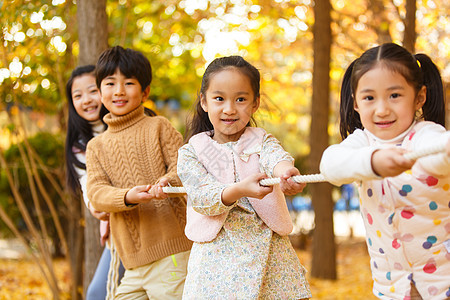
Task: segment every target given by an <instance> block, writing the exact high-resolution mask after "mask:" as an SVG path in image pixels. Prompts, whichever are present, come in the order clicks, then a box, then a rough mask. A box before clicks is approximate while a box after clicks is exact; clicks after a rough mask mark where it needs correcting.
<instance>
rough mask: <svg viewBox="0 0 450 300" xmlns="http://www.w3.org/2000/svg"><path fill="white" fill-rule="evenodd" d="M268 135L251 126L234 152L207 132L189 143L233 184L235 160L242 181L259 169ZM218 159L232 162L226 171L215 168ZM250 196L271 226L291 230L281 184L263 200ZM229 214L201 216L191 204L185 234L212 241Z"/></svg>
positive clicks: (216, 173) (285, 232) (281, 231)
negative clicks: (265, 139)
mask: <svg viewBox="0 0 450 300" xmlns="http://www.w3.org/2000/svg"><path fill="white" fill-rule="evenodd" d="M265 134H266V132H265V131H264V129H261V128H253V127H248V128H247V129H246V130H245V132H244V134H242V136H241V137H240V139H239V141H238V142H237V144H236V146H235V147H233V150H234V151H233V150H231V149H228V148H227V147H224V146H223V145H220V144H218V143H217V142H215V141H214V140H213V139H212V138H211V137H210V136H209V135H208V134H207V132H202V133H199V134H197V135H195V136H193V137H192V138H191V139H190V140H189V144H191V145H192V146H193V148H194V150H195V152H196V154H197V158H198V160H199V161H200V162H201V163H202V164H203V166H204V167H205V168H206V170H208V172H209V173H210V174H212V175H213V176H214V177H215V178H216V179H217V180H218V181H220V182H222V183H234V182H235V175H234V167H233V163H232V162H233V160H234V161H235V164H236V172H237V173H238V175H239V178H240V179H241V180H243V179H245V178H246V177H247V176H249V175H251V174H255V173H258V172H260V168H259V156H260V151H261V147H262V142H263V139H264V136H265ZM211 154H213V156H211ZM217 159H220V160H221V161H227V162H231V163H228V164H226V170H223V169H222V168H216V167H215V166H217V164H216V163H217ZM222 165H223V164H222ZM188 199H189V195H188ZM248 199H249V202H250V204H251V205H252V206H253V208H254V209H255V211H256V213H257V214H258V216H259V217H260V218H261V219H262V220H263V221H264V223H265V224H266V225H267V226H268V227H269V228H270V229H272V230H273V231H275V232H276V233H278V234H279V235H282V236H284V235H288V234H289V233H291V232H292V229H293V225H292V220H291V217H290V215H289V211H288V208H287V205H286V199H285V198H284V194H283V193H282V191H281V189H280V186H279V185H275V186H274V187H273V191H272V192H271V193H270V194H268V195H266V196H265V197H264V198H263V199H256V198H250V197H249V198H248ZM188 203H189V201H188ZM227 216H228V211H227V212H224V213H222V214H220V215H216V216H207V215H202V214H200V213H198V212H196V211H195V210H194V209H193V208H192V205H188V207H187V224H186V229H185V233H186V236H187V237H188V238H189V239H190V240H192V241H194V242H209V241H212V240H213V239H215V238H216V236H217V234H218V233H219V231H220V229H221V228H222V226H223V224H224V222H225V219H226V218H227Z"/></svg>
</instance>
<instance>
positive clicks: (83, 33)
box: [77, 0, 108, 65]
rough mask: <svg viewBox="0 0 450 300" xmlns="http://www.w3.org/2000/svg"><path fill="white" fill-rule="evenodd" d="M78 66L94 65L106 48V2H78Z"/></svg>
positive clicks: (95, 0) (80, 0)
mask: <svg viewBox="0 0 450 300" xmlns="http://www.w3.org/2000/svg"><path fill="white" fill-rule="evenodd" d="M77 20H78V41H79V44H80V55H79V57H78V64H79V65H86V64H95V63H96V62H97V59H98V56H99V55H100V53H102V52H103V51H104V50H105V49H106V48H108V16H107V15H106V0H78V1H77Z"/></svg>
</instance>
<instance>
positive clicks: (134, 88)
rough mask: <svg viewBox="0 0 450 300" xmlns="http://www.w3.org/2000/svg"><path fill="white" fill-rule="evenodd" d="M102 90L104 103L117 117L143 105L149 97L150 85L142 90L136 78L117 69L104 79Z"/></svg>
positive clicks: (101, 85)
mask: <svg viewBox="0 0 450 300" xmlns="http://www.w3.org/2000/svg"><path fill="white" fill-rule="evenodd" d="M100 91H101V94H102V102H103V105H105V107H106V108H107V109H108V110H109V111H110V112H111V115H112V116H113V117H116V116H123V115H126V114H127V113H129V112H131V111H133V110H135V109H136V108H137V107H138V106H139V105H141V103H142V102H144V101H145V100H146V99H147V97H148V94H149V92H150V87H149V86H148V87H147V88H146V89H145V90H144V91H142V87H141V84H140V83H139V81H138V80H137V79H136V78H134V77H132V78H126V77H125V76H124V75H123V74H122V72H120V70H119V69H117V70H116V72H115V73H114V74H113V75H110V76H107V77H106V78H104V79H103V80H102V82H101V84H100Z"/></svg>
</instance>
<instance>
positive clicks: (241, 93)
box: [211, 91, 250, 95]
mask: <svg viewBox="0 0 450 300" xmlns="http://www.w3.org/2000/svg"><path fill="white" fill-rule="evenodd" d="M211 93H214V94H224V93H225V92H223V91H212V92H211ZM236 95H250V93H248V92H237V93H236Z"/></svg>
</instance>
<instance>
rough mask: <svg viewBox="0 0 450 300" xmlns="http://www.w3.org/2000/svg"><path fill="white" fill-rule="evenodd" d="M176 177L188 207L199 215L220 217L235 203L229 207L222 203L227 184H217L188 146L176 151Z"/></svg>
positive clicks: (192, 149)
mask: <svg viewBox="0 0 450 300" xmlns="http://www.w3.org/2000/svg"><path fill="white" fill-rule="evenodd" d="M178 176H179V177H180V179H181V182H182V183H183V186H184V188H185V189H186V193H187V198H188V205H192V207H193V209H194V210H195V211H196V212H198V213H200V214H203V215H207V216H214V215H220V214H222V213H224V212H226V211H228V210H230V209H231V208H233V207H234V206H235V205H236V203H237V201H236V202H235V204H233V205H230V206H227V205H225V204H223V203H222V192H223V190H224V189H225V188H226V187H228V186H229V184H224V183H221V182H219V181H218V180H217V179H216V178H215V177H214V176H213V175H211V174H210V173H208V171H207V170H206V168H205V167H204V166H203V164H202V163H201V162H200V161H199V160H198V158H197V155H196V154H195V150H194V148H193V147H192V146H191V145H189V144H186V145H184V146H183V147H181V149H180V150H179V151H178Z"/></svg>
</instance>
